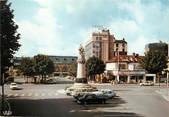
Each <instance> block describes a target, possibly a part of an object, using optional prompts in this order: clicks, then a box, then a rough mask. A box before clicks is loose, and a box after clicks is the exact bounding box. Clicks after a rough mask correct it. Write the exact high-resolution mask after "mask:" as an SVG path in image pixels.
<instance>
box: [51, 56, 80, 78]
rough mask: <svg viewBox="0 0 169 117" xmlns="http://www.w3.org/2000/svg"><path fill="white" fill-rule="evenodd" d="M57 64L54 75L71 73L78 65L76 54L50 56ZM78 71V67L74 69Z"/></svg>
mask: <svg viewBox="0 0 169 117" xmlns="http://www.w3.org/2000/svg"><path fill="white" fill-rule="evenodd" d="M49 58H50V59H51V60H52V61H53V63H54V66H55V72H54V75H55V76H58V75H69V72H70V71H71V70H72V69H73V67H74V66H76V65H75V64H76V62H77V57H76V56H49ZM74 71H76V68H75V69H74Z"/></svg>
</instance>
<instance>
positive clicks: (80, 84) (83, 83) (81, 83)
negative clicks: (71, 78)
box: [67, 78, 97, 95]
mask: <svg viewBox="0 0 169 117" xmlns="http://www.w3.org/2000/svg"><path fill="white" fill-rule="evenodd" d="M67 90H69V91H71V92H72V95H74V94H77V93H84V92H93V91H97V88H96V87H94V86H92V85H89V84H88V83H87V79H86V78H77V79H76V81H75V83H74V84H73V86H71V87H69V88H67Z"/></svg>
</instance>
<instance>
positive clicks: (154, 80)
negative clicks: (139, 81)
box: [153, 75, 156, 84]
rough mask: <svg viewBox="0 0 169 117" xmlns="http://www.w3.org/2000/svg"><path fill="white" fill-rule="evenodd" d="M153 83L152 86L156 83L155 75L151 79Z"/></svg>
mask: <svg viewBox="0 0 169 117" xmlns="http://www.w3.org/2000/svg"><path fill="white" fill-rule="evenodd" d="M153 82H154V84H155V83H156V75H154V77H153Z"/></svg>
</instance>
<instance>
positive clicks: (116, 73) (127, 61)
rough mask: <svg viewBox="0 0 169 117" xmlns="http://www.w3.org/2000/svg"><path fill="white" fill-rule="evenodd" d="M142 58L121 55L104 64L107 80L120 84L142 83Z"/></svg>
mask: <svg viewBox="0 0 169 117" xmlns="http://www.w3.org/2000/svg"><path fill="white" fill-rule="evenodd" d="M141 58H142V56H139V55H138V54H136V55H135V54H134V55H121V56H116V57H113V58H112V60H110V61H108V62H106V74H107V76H108V78H109V79H111V80H114V81H117V82H120V83H121V82H122V83H138V82H143V80H144V75H145V70H144V69H143V68H142V67H141V64H140V61H141Z"/></svg>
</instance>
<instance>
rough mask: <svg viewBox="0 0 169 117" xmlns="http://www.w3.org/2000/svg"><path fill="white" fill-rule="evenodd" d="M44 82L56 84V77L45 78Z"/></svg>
mask: <svg viewBox="0 0 169 117" xmlns="http://www.w3.org/2000/svg"><path fill="white" fill-rule="evenodd" d="M45 84H56V79H52V78H51V79H47V80H46V81H45Z"/></svg>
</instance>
